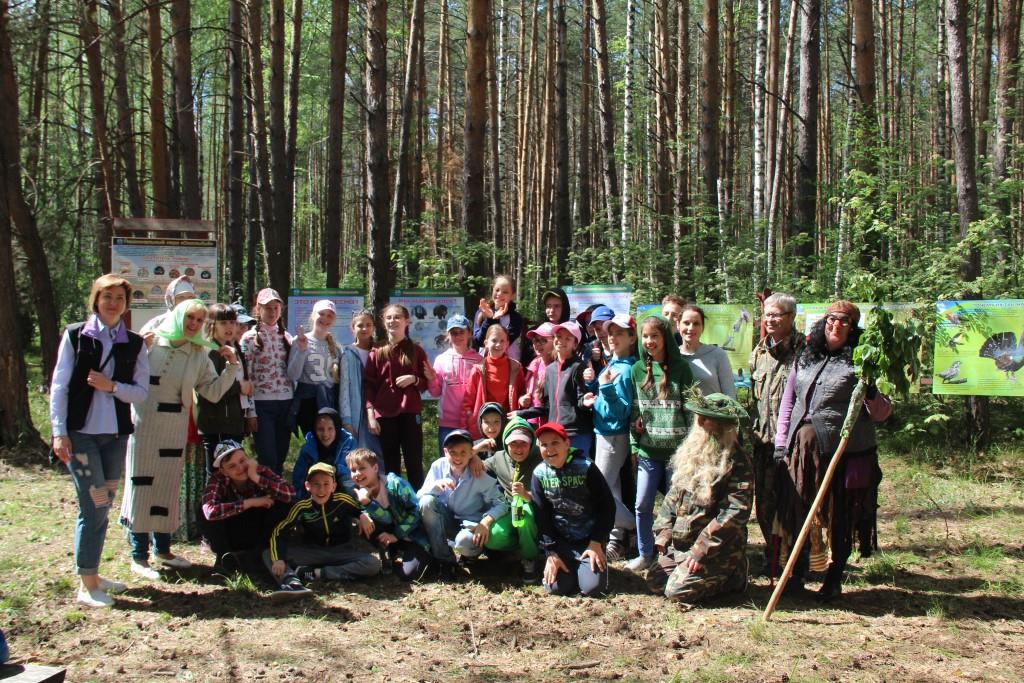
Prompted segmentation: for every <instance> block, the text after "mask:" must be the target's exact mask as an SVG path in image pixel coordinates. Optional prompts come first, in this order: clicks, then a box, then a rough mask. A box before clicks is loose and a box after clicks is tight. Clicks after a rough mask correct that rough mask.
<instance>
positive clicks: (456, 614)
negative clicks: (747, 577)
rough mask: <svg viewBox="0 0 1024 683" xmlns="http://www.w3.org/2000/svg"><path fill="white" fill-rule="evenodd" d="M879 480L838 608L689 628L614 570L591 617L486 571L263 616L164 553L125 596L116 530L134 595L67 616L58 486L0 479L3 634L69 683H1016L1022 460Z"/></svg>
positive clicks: (18, 653) (8, 465)
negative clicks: (866, 541) (876, 505)
mask: <svg viewBox="0 0 1024 683" xmlns="http://www.w3.org/2000/svg"><path fill="white" fill-rule="evenodd" d="M883 469H884V471H885V481H884V483H883V486H882V509H881V511H880V528H879V538H880V541H881V546H882V550H881V552H879V553H876V554H875V555H874V556H873V557H871V558H869V559H864V558H858V557H857V556H856V555H855V556H854V560H853V562H852V563H851V568H850V573H849V576H848V577H847V583H846V589H845V593H844V594H843V597H842V599H841V600H840V601H839V602H837V603H834V604H832V605H830V606H828V607H827V608H823V607H822V606H820V605H819V604H817V603H816V602H814V601H813V600H810V599H808V600H791V599H785V598H784V599H783V600H782V602H781V604H780V607H781V609H780V610H779V611H778V612H776V615H775V617H774V618H773V620H772V621H770V622H768V623H766V622H764V621H762V620H761V617H760V614H761V611H762V610H763V608H764V606H765V604H766V603H767V601H768V598H769V595H770V589H769V587H768V583H767V580H765V579H761V578H755V579H753V580H752V582H751V585H750V587H749V589H748V590H747V592H746V594H745V595H742V596H737V597H734V598H730V599H727V600H722V601H719V602H716V603H714V604H712V605H709V606H705V607H702V608H698V609H695V610H693V611H689V612H683V611H681V610H680V609H679V608H678V607H676V606H674V605H673V604H671V603H669V602H668V601H666V600H665V599H664V598H662V597H658V596H654V595H650V594H648V593H647V592H646V590H645V589H644V584H643V583H642V582H641V581H640V580H639V579H638V578H635V577H633V576H632V575H630V574H628V573H627V572H626V571H624V570H623V569H622V568H621V565H620V566H619V567H614V568H613V571H612V578H611V585H612V588H613V593H612V594H611V595H610V596H608V597H605V598H600V599H584V598H570V599H564V598H555V597H545V596H544V594H543V592H542V590H541V589H540V588H534V587H531V588H525V589H524V588H522V587H520V586H519V585H517V581H514V580H509V579H507V578H504V577H502V576H501V575H500V574H499V573H496V572H491V571H483V570H480V571H478V572H477V574H478V576H477V577H474V578H472V579H468V580H466V581H464V582H462V583H459V584H454V585H452V584H449V585H441V584H436V583H423V584H412V585H405V584H402V583H400V582H399V581H398V580H397V579H395V578H393V577H381V578H378V579H375V580H372V581H368V582H365V583H356V584H347V585H337V584H335V585H316V584H314V588H315V589H316V591H317V592H316V595H315V596H314V597H312V598H309V599H307V600H305V601H303V602H298V603H291V604H287V605H280V604H273V603H271V602H270V601H269V599H268V597H267V596H268V590H269V583H268V582H265V580H264V579H263V578H262V577H256V582H255V585H254V584H253V583H252V582H249V581H246V580H244V579H242V578H239V577H238V576H235V577H230V578H225V577H222V576H217V575H213V574H212V573H211V569H210V565H211V564H212V557H211V556H210V555H209V554H207V553H205V552H204V551H203V550H202V549H201V548H200V547H199V546H197V545H180V546H178V547H177V548H176V550H180V551H181V552H182V553H183V554H184V555H185V556H186V557H188V558H189V559H190V560H192V561H193V562H194V563H196V565H197V567H196V568H194V569H193V570H192V571H190V572H189V573H188V574H187V575H185V574H183V575H176V576H174V577H173V578H170V577H169V578H168V580H165V581H163V582H159V583H148V584H147V583H145V582H142V581H139V580H136V577H134V576H133V575H131V574H130V573H129V572H128V553H127V545H126V543H125V541H124V540H123V538H122V536H121V534H120V533H119V532H118V527H116V526H115V525H114V524H113V522H112V523H111V528H110V533H109V536H108V542H107V547H106V551H105V554H104V567H105V568H106V569H107V573H108V575H109V576H110V577H111V578H114V579H118V580H121V581H125V582H126V583H128V584H129V586H130V588H129V590H128V592H127V593H125V594H124V595H122V596H119V597H118V598H117V603H116V605H115V607H114V608H113V609H109V610H90V609H80V608H79V606H78V605H77V604H76V603H75V602H74V600H73V598H74V588H75V579H74V576H73V575H72V561H73V560H72V550H71V549H72V536H73V527H74V519H75V515H76V503H75V497H74V494H73V491H72V487H71V482H70V481H69V478H68V477H67V476H66V475H65V474H62V473H58V472H57V471H55V470H52V469H43V468H40V467H39V466H37V465H25V464H19V463H13V462H11V461H9V460H0V528H2V529H3V532H2V533H0V628H3V630H4V631H5V632H6V634H7V638H8V640H9V642H10V646H11V652H12V657H13V659H14V660H16V661H22V662H26V661H31V662H35V663H40V664H50V665H60V666H65V667H67V668H68V680H69V681H114V680H146V681H153V680H157V681H162V680H197V681H200V680H202V681H207V680H209V681H225V680H229V681H260V680H267V681H320V680H346V679H359V680H390V681H405V680H423V681H441V680H444V681H456V680H459V681H461V680H466V681H484V680H518V681H531V680H564V679H580V680H584V679H587V680H589V679H617V680H637V681H651V680H672V681H729V680H742V681H817V680H836V681H859V680H863V681H883V680H884V681H918V680H921V681H926V680H927V681H931V680H942V681H949V680H959V679H965V680H992V681H1010V680H1021V679H1022V676H1024V664H1022V663H1024V621H1022V620H1024V562H1022V560H1024V547H1022V539H1024V486H1021V483H1022V481H1024V476H1022V475H1024V456H1021V455H1019V454H1017V455H1015V456H1013V457H1010V458H1009V459H1008V460H1004V461H1003V462H1002V463H1001V464H998V465H996V466H993V465H991V464H990V465H989V466H988V467H987V468H986V469H985V470H984V471H982V470H977V471H976V472H975V473H974V474H973V475H970V476H969V475H963V474H954V473H951V472H949V471H946V470H937V469H934V468H931V467H928V466H923V465H920V464H915V463H913V462H910V461H908V460H906V459H902V458H897V457H894V456H887V457H886V458H885V459H884V462H883ZM115 509H116V508H115ZM750 533H751V546H750V555H751V566H753V567H757V566H759V565H760V561H761V559H760V558H761V538H760V535H759V533H758V531H757V526H756V524H754V523H753V522H752V523H751V524H750ZM517 564H518V563H517ZM517 569H518V568H517ZM516 571H517V570H516ZM812 587H814V586H812Z"/></svg>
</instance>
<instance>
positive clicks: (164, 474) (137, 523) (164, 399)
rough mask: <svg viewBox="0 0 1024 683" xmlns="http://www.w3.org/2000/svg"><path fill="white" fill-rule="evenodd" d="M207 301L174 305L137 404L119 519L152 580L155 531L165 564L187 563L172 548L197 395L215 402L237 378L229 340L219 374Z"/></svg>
mask: <svg viewBox="0 0 1024 683" xmlns="http://www.w3.org/2000/svg"><path fill="white" fill-rule="evenodd" d="M205 320H206V306H205V305H204V304H203V302H202V301H200V300H199V299H191V300H188V301H183V302H181V303H179V304H178V305H177V306H175V307H174V310H173V311H171V315H169V316H168V317H167V318H166V319H165V320H164V322H163V323H162V324H161V325H160V327H158V328H157V329H156V330H155V333H156V335H155V341H154V343H153V346H152V347H151V348H150V350H149V360H150V363H149V368H150V376H149V395H148V396H147V397H146V402H145V403H143V404H142V405H140V406H132V419H133V421H134V423H135V432H134V434H132V436H131V438H130V439H129V441H128V457H127V463H126V470H125V481H126V484H125V492H124V500H123V501H122V504H121V523H122V524H123V525H124V526H125V527H127V529H128V531H129V534H128V539H129V543H130V544H131V551H132V564H131V569H132V572H134V573H135V574H138V575H139V576H143V577H145V578H149V579H157V578H159V574H158V573H157V571H156V570H155V569H153V568H152V567H151V566H150V563H149V550H150V534H152V536H153V542H154V544H155V546H156V547H155V553H156V558H157V559H158V560H159V561H160V562H161V563H162V564H163V565H165V566H168V567H171V568H174V569H186V568H188V567H189V566H191V565H190V563H189V561H188V560H186V559H184V558H182V557H178V556H176V555H174V554H173V553H172V552H171V533H172V532H174V531H175V530H176V529H177V528H178V511H179V504H180V500H179V492H180V490H181V477H182V470H183V468H184V454H185V447H186V441H187V437H188V421H189V412H190V410H191V408H192V403H193V398H194V397H193V393H194V392H196V391H198V392H199V393H200V394H202V396H203V397H204V398H206V399H207V400H209V401H217V400H219V399H220V397H221V396H222V395H223V394H224V392H226V391H227V390H228V389H230V388H231V385H232V384H234V382H235V379H236V376H237V373H238V367H239V363H238V359H237V358H236V356H235V351H234V349H232V348H231V347H230V346H224V347H221V348H220V349H219V352H220V354H221V355H222V356H223V357H224V360H225V361H227V365H225V366H224V370H223V371H222V372H221V373H220V375H219V376H218V374H217V372H216V370H214V367H213V362H212V361H211V360H210V358H209V356H208V355H207V353H206V350H205V349H207V348H217V347H216V345H215V344H213V343H212V342H209V341H206V340H205V339H203V337H202V335H201V331H202V329H203V322H204V321H205Z"/></svg>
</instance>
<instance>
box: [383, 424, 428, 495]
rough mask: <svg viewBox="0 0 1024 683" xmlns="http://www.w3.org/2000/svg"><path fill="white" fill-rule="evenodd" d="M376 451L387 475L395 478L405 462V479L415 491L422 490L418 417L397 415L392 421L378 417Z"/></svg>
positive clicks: (421, 460) (421, 437) (420, 428)
mask: <svg viewBox="0 0 1024 683" xmlns="http://www.w3.org/2000/svg"><path fill="white" fill-rule="evenodd" d="M377 422H378V423H380V448H381V450H382V451H383V452H384V466H385V467H386V468H387V471H388V472H394V473H395V474H399V473H400V472H401V471H402V459H403V458H404V459H405V472H406V477H405V478H406V479H408V480H409V483H410V484H412V487H413V488H414V489H416V490H417V491H419V490H420V487H421V486H423V425H422V424H421V423H420V416H419V414H418V413H401V414H399V415H396V416H395V417H382V418H379V419H378V420H377Z"/></svg>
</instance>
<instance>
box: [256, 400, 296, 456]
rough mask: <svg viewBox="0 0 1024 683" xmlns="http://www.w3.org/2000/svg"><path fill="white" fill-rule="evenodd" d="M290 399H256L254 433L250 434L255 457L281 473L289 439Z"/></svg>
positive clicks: (290, 435) (290, 434) (290, 436)
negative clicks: (255, 425)
mask: <svg viewBox="0 0 1024 683" xmlns="http://www.w3.org/2000/svg"><path fill="white" fill-rule="evenodd" d="M291 415H292V401H291V399H285V400H282V401H256V420H257V423H258V424H257V429H256V433H255V434H253V435H252V442H253V446H254V447H255V448H256V459H257V460H259V462H260V464H261V465H265V466H267V467H269V468H270V469H272V470H274V472H276V473H277V474H281V472H282V471H283V470H284V461H285V460H287V459H288V444H289V443H290V441H291V438H292V433H291Z"/></svg>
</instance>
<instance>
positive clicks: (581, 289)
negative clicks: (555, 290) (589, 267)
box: [562, 285, 633, 320]
mask: <svg viewBox="0 0 1024 683" xmlns="http://www.w3.org/2000/svg"><path fill="white" fill-rule="evenodd" d="M562 289H564V290H565V294H566V296H567V297H569V317H570V318H572V319H574V320H575V318H576V316H578V315H579V314H580V313H582V312H583V311H585V310H587V308H588V307H590V306H593V305H595V304H604V305H605V306H607V307H608V308H610V309H612V310H613V311H615V312H616V313H626V314H628V313H629V307H630V305H631V304H632V303H633V287H631V286H630V285H570V286H567V287H563V288H562Z"/></svg>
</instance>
